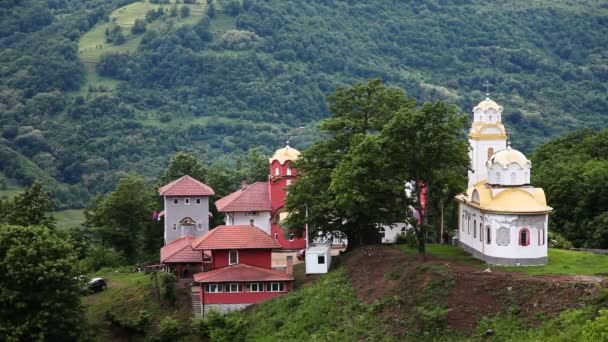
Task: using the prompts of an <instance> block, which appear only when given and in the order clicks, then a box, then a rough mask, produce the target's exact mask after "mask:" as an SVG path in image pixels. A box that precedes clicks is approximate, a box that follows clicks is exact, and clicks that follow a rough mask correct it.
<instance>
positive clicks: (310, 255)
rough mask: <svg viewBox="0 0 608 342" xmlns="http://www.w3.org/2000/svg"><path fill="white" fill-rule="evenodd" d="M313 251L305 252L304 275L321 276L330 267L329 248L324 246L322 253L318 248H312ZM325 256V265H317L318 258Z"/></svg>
mask: <svg viewBox="0 0 608 342" xmlns="http://www.w3.org/2000/svg"><path fill="white" fill-rule="evenodd" d="M312 248H314V249H310V248H309V249H307V250H306V257H305V258H306V274H323V273H327V272H328V271H329V268H330V267H331V247H330V246H329V245H327V246H325V248H323V250H322V251H320V250H319V247H318V246H314V247H312ZM320 255H324V256H325V264H321V265H320V264H319V263H318V260H319V256H320Z"/></svg>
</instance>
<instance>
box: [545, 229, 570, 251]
mask: <svg viewBox="0 0 608 342" xmlns="http://www.w3.org/2000/svg"><path fill="white" fill-rule="evenodd" d="M548 238H549V247H551V248H561V249H570V248H572V243H570V241H568V240H566V238H565V237H563V236H561V235H560V234H558V233H556V232H552V231H550V232H549V236H548Z"/></svg>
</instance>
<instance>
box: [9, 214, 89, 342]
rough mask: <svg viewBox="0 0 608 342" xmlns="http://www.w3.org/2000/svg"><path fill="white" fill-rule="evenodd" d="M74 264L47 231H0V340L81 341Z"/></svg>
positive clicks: (63, 246) (82, 327) (68, 251)
mask: <svg viewBox="0 0 608 342" xmlns="http://www.w3.org/2000/svg"><path fill="white" fill-rule="evenodd" d="M76 264H77V263H76V256H75V255H74V252H73V247H72V246H71V245H70V244H69V243H68V242H66V241H65V240H64V239H62V238H60V237H58V236H57V235H56V233H55V232H54V231H52V230H50V229H49V228H47V227H31V226H28V227H22V226H9V225H2V226H0V274H2V277H0V340H2V341H79V340H87V338H86V336H84V333H85V330H86V321H85V318H84V309H83V307H82V303H81V294H80V293H81V285H82V284H80V283H79V281H78V280H77V275H78V274H79V272H78V270H77V269H76V268H75V265H76Z"/></svg>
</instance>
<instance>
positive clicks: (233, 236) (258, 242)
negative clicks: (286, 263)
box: [192, 225, 281, 250]
mask: <svg viewBox="0 0 608 342" xmlns="http://www.w3.org/2000/svg"><path fill="white" fill-rule="evenodd" d="M192 248H193V249H198V250H201V249H202V250H216V249H273V248H281V245H280V244H279V243H278V242H277V241H276V240H275V239H273V238H272V237H271V236H270V235H268V234H266V233H265V232H264V231H263V230H262V229H261V228H258V227H254V226H246V225H245V226H218V227H215V228H214V229H212V230H210V231H208V232H207V233H205V235H203V236H199V237H198V238H196V239H195V240H194V241H192Z"/></svg>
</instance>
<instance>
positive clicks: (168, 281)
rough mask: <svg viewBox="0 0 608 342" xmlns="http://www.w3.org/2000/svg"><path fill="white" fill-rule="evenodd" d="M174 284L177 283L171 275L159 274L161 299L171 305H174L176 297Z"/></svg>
mask: <svg viewBox="0 0 608 342" xmlns="http://www.w3.org/2000/svg"><path fill="white" fill-rule="evenodd" d="M175 282H177V278H176V277H175V275H173V273H161V274H160V283H161V287H162V292H163V298H165V300H167V301H168V302H169V304H171V305H175V300H176V299H177V296H176V295H175Z"/></svg>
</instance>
